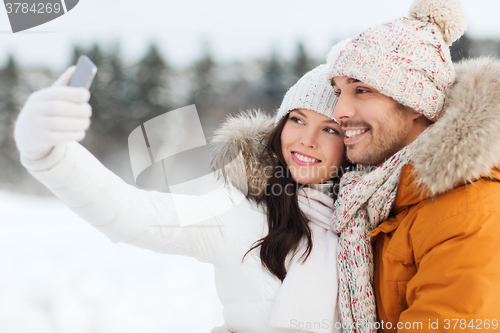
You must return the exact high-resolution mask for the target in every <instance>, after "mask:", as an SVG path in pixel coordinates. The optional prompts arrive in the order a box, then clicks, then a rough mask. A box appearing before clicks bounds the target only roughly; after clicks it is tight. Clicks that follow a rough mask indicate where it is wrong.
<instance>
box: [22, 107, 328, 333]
mask: <svg viewBox="0 0 500 333" xmlns="http://www.w3.org/2000/svg"><path fill="white" fill-rule="evenodd" d="M245 117H246V118H245ZM272 122H273V119H270V118H268V117H266V116H264V115H263V114H259V113H253V114H247V115H245V116H244V117H243V118H239V119H236V120H235V119H233V120H232V123H230V122H226V124H225V125H224V126H222V129H221V130H220V131H219V132H218V134H219V139H220V138H221V136H224V135H225V134H224V133H226V134H227V133H231V135H232V136H235V137H236V138H234V137H233V138H228V137H226V138H225V139H226V140H232V141H233V142H236V143H240V142H247V143H248V140H247V139H248V136H252V138H251V139H252V140H253V142H254V143H256V142H260V141H259V138H260V137H261V136H262V135H263V134H264V133H265V132H266V131H268V130H269V129H270V128H271V126H272ZM256 128H257V130H256ZM242 130H243V131H242ZM257 144H258V143H257ZM246 148H248V147H246ZM219 149H224V147H220V148H219ZM255 149H257V150H258V149H259V148H255V147H252V150H253V151H252V153H256V151H255ZM247 152H248V149H247ZM219 153H220V151H219ZM255 156H256V155H255ZM21 162H22V164H23V165H24V166H25V167H26V169H27V170H28V171H29V172H30V173H31V174H32V175H33V176H34V177H35V178H36V179H38V180H39V181H40V182H41V183H43V184H44V185H45V186H46V187H47V188H49V189H50V190H51V191H52V192H53V193H54V194H55V195H56V196H57V197H58V198H59V199H61V200H62V201H63V202H64V203H65V204H66V205H67V206H68V207H69V208H70V209H71V210H73V211H74V212H75V213H76V214H78V215H79V216H80V217H82V218H83V219H84V220H86V221H87V222H89V223H90V224H91V225H92V226H94V227H95V228H96V229H98V230H100V231H101V232H103V233H104V234H105V235H107V236H108V237H109V238H110V239H111V240H112V241H113V242H124V243H128V244H131V245H135V246H138V247H142V248H146V249H150V250H153V251H156V252H160V253H168V254H181V255H186V256H190V257H194V258H196V259H198V260H200V261H202V262H209V263H212V264H213V265H214V272H215V283H216V290H217V294H218V296H219V298H220V301H221V303H222V305H223V317H224V322H225V326H226V327H227V329H229V330H230V331H232V332H255V333H257V332H258V333H267V332H275V333H276V332H287V331H288V330H275V329H270V328H269V324H268V323H269V318H270V314H271V309H272V307H273V302H274V299H275V298H276V295H277V293H278V290H279V288H280V285H281V281H280V280H279V279H278V278H276V276H274V275H273V274H271V273H270V272H269V271H268V270H266V269H265V268H263V266H262V264H261V261H260V256H259V248H257V249H255V250H253V251H251V252H250V253H249V254H248V255H247V256H246V257H245V260H243V261H242V258H243V256H244V255H245V253H246V252H247V251H248V250H249V249H250V247H252V245H253V244H254V242H255V241H257V240H259V239H261V238H262V237H264V236H265V235H266V234H267V219H266V215H265V214H264V211H263V208H262V207H260V206H257V205H256V204H255V203H254V202H253V201H252V200H248V197H247V198H245V196H244V195H243V194H242V193H241V192H240V191H239V190H238V189H237V188H238V187H239V186H240V185H241V183H240V184H238V183H237V179H236V178H237V177H236V178H234V177H235V175H236V174H238V172H237V171H235V170H232V171H231V170H230V173H231V172H235V174H233V175H231V174H230V175H229V177H230V178H231V176H233V180H235V179H236V180H235V183H236V184H234V185H233V184H230V183H229V184H223V185H221V187H219V188H218V189H217V190H214V191H212V192H210V193H208V194H206V195H202V196H192V195H175V194H170V193H168V194H167V193H160V192H154V191H145V190H140V189H137V188H136V187H134V186H131V185H128V184H126V183H125V182H124V181H123V180H122V179H121V178H119V177H118V176H116V175H115V174H114V173H112V172H111V171H110V170H108V169H107V168H105V167H104V166H103V165H102V164H101V163H100V162H99V161H98V160H97V159H96V158H95V157H94V156H93V155H92V154H91V153H90V152H89V151H88V150H86V149H85V148H84V147H83V146H81V145H80V144H79V143H77V142H70V143H68V144H65V145H62V146H58V147H56V148H55V149H54V150H53V151H52V153H51V154H50V155H49V156H48V157H46V158H44V159H42V160H40V161H36V162H34V163H30V162H28V161H26V160H25V159H23V158H22V157H21ZM246 162H248V159H247V161H246ZM217 163H223V162H222V161H221V160H215V161H214V166H216V165H217ZM257 181H260V182H261V184H260V185H258V186H262V179H258V180H257ZM249 185H250V186H251V184H249ZM254 185H255V184H254ZM249 195H250V196H251V195H252V193H250V194H249ZM228 207H229V209H228ZM221 211H223V212H222V213H221ZM173 212H177V215H176V214H175V213H173ZM192 214H194V215H196V216H197V217H196V218H200V217H201V218H202V219H203V220H205V221H204V222H203V224H204V225H205V227H201V228H200V227H189V226H187V227H181V224H182V221H180V219H181V220H184V221H186V220H189V219H190V217H192V216H194V215H192ZM331 264H332V265H336V263H335V262H332V263H331ZM332 302H336V300H332ZM289 331H290V332H292V331H293V330H289ZM293 332H297V331H293Z"/></svg>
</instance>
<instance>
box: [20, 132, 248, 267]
mask: <svg viewBox="0 0 500 333" xmlns="http://www.w3.org/2000/svg"><path fill="white" fill-rule="evenodd" d="M21 163H22V164H23V166H24V167H25V168H26V169H27V170H28V172H29V173H30V174H31V175H33V176H34V177H35V178H36V179H37V180H39V181H40V182H41V183H42V184H44V185H45V186H46V187H47V188H48V189H49V190H50V191H51V192H53V193H54V194H55V195H56V196H57V197H58V198H59V199H60V200H62V202H63V203H64V204H65V205H66V206H68V207H69V208H70V209H71V210H72V211H74V212H75V213H76V214H78V215H79V216H80V217H82V218H83V219H84V220H86V221H87V222H88V223H90V224H91V225H92V226H94V227H95V228H97V229H98V230H100V231H101V232H103V233H104V234H105V235H106V236H108V237H109V238H110V239H111V240H112V241H113V242H115V243H116V242H125V243H128V244H132V245H135V246H139V247H142V248H146V249H150V250H153V251H156V252H160V253H170V254H182V255H187V256H191V257H195V258H196V259H198V260H200V261H204V262H214V261H217V258H218V256H219V255H220V254H221V253H222V251H223V250H224V248H225V246H226V244H227V243H228V242H229V241H231V237H233V235H232V234H231V233H230V232H228V229H230V228H226V226H225V221H226V222H227V221H228V219H231V218H232V217H234V216H235V215H236V214H237V211H235V209H230V210H229V211H228V209H227V207H228V204H229V205H233V206H234V207H233V208H237V207H236V205H235V203H236V201H238V200H239V201H240V202H241V198H242V197H241V196H242V194H241V193H239V194H237V196H239V199H237V200H234V199H235V197H234V195H229V194H228V193H229V192H228V191H227V189H228V188H226V187H223V188H219V189H217V190H214V191H212V192H210V193H208V194H206V195H201V196H194V195H178V194H170V193H161V192H155V191H146V190H141V189H138V188H136V187H134V186H132V185H129V184H127V183H125V182H124V181H123V180H122V179H121V178H120V177H118V176H117V175H115V174H114V173H113V172H111V171H110V170H109V169H107V168H106V167H105V166H104V165H102V164H101V162H100V161H99V160H98V159H97V158H96V157H95V156H94V155H92V154H91V153H90V152H89V151H88V150H87V149H85V148H84V147H83V146H82V145H80V144H79V143H77V142H76V141H73V142H69V143H67V144H64V145H61V146H57V147H56V148H55V149H54V150H53V151H52V153H51V154H49V155H48V156H47V157H46V158H44V159H42V160H38V161H30V160H28V159H26V158H24V157H23V156H22V155H21ZM234 192H236V191H234ZM234 192H233V191H230V193H232V194H235V193H234ZM221 205H223V206H224V207H225V212H224V209H222V210H221ZM200 217H201V219H202V220H204V222H203V223H201V224H202V225H200V224H195V225H189V226H181V224H182V222H181V221H186V219H196V218H198V219H200Z"/></svg>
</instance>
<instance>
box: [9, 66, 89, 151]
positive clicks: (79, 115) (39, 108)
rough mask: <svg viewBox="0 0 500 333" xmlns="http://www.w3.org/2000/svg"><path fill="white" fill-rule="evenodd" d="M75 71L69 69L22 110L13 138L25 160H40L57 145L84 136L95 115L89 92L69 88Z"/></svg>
mask: <svg viewBox="0 0 500 333" xmlns="http://www.w3.org/2000/svg"><path fill="white" fill-rule="evenodd" d="M75 69H76V67H75V66H72V67H70V68H68V69H67V70H66V71H65V72H64V73H63V74H62V75H61V76H60V77H59V78H58V79H57V81H56V82H55V83H54V84H53V85H52V86H51V87H48V88H45V89H41V90H38V91H36V92H34V93H32V94H31V95H30V96H29V98H28V100H27V102H26V104H25V105H24V107H23V109H22V110H21V112H20V114H19V116H18V118H17V121H16V124H15V129H14V139H15V141H16V145H17V148H18V149H19V151H20V153H21V154H22V155H23V156H24V157H25V158H27V159H29V160H39V159H41V158H44V157H46V156H47V155H49V154H50V152H51V151H52V149H53V148H54V147H55V146H57V145H60V144H64V143H66V142H69V141H73V140H76V141H81V140H82V139H83V138H84V137H85V131H86V130H87V129H88V128H89V126H90V117H91V115H92V107H91V106H90V104H89V103H88V101H89V99H90V92H89V91H88V89H86V88H76V87H68V86H67V85H68V83H69V82H70V79H71V77H72V76H73V74H74V72H75Z"/></svg>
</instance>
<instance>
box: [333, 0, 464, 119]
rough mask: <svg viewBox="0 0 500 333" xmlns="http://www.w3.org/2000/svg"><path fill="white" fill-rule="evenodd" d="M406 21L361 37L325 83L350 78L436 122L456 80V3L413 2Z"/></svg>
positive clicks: (460, 17) (459, 14)
mask: <svg viewBox="0 0 500 333" xmlns="http://www.w3.org/2000/svg"><path fill="white" fill-rule="evenodd" d="M409 16H410V17H409V18H405V17H404V18H401V19H398V20H395V21H392V22H389V23H386V24H383V25H380V26H377V27H374V28H370V29H367V30H365V31H363V32H362V33H361V34H360V35H358V36H357V37H355V38H354V39H352V40H351V41H350V42H349V43H347V45H346V46H345V48H344V49H343V50H342V51H341V52H340V54H339V56H337V57H335V58H333V59H329V61H330V62H331V64H330V66H329V71H328V74H327V79H328V80H331V78H333V77H335V76H348V77H351V78H354V79H357V80H360V81H361V82H363V83H365V84H367V85H370V86H372V87H374V88H375V89H377V90H379V91H380V92H381V93H383V94H384V95H386V96H389V97H392V98H393V99H394V100H396V101H397V102H398V103H400V104H403V105H406V106H409V107H411V108H412V109H414V110H415V111H417V112H419V113H421V114H423V115H424V116H425V117H427V118H428V119H430V120H431V121H436V120H437V119H438V118H439V117H440V115H441V111H442V110H443V106H444V102H445V99H446V92H447V89H448V87H449V86H450V85H451V84H452V83H453V82H454V80H455V71H454V69H453V64H452V62H451V56H450V49H449V47H450V45H451V43H453V42H454V41H455V40H457V39H458V38H460V36H462V34H463V32H464V31H465V29H466V19H465V12H464V9H463V7H462V4H461V2H460V1H459V0H415V1H414V2H413V4H412V6H411V8H410V12H409Z"/></svg>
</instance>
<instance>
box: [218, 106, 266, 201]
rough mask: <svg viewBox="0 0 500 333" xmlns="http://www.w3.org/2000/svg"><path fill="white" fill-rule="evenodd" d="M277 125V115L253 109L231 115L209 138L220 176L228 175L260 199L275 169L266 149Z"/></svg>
mask: <svg viewBox="0 0 500 333" xmlns="http://www.w3.org/2000/svg"><path fill="white" fill-rule="evenodd" d="M273 128H274V117H272V116H270V115H268V114H266V113H264V112H263V111H260V110H249V111H245V112H242V113H240V114H238V115H236V116H232V115H230V116H228V117H227V118H226V119H225V120H224V122H223V123H222V125H221V126H220V127H219V128H217V129H216V130H215V131H214V132H213V134H212V136H211V138H210V140H209V144H210V151H211V154H212V161H211V168H212V170H214V171H215V172H216V174H217V176H218V177H219V179H220V178H224V180H225V181H228V182H230V183H231V184H232V185H233V186H235V187H236V188H237V189H238V190H240V191H241V192H242V193H247V198H249V199H252V200H255V201H257V202H259V201H260V199H261V198H262V196H263V195H264V192H265V191H264V189H265V187H266V185H267V179H268V176H267V175H268V174H269V173H270V172H272V170H271V166H272V163H271V160H270V158H269V156H268V154H266V153H265V151H264V150H265V147H266V144H267V142H266V141H265V139H266V137H267V135H268V134H269V133H270V132H271V131H272V130H273ZM240 154H241V155H240ZM269 176H270V175H269Z"/></svg>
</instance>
